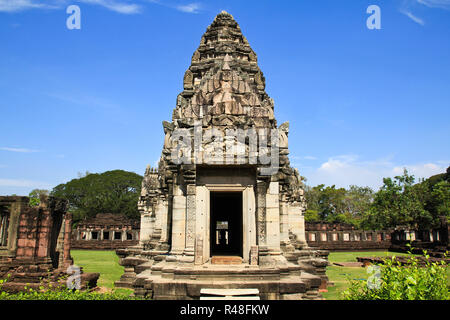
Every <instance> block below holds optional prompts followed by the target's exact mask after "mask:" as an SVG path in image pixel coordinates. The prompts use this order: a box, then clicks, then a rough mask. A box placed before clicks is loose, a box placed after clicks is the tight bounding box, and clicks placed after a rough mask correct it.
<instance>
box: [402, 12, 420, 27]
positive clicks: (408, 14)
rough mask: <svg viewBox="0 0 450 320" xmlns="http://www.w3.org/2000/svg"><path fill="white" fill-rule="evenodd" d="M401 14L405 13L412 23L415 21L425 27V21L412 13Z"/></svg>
mask: <svg viewBox="0 0 450 320" xmlns="http://www.w3.org/2000/svg"><path fill="white" fill-rule="evenodd" d="M400 12H401V13H403V14H404V15H406V16H407V17H408V18H410V19H411V20H412V21H414V22H415V23H418V24H420V25H422V26H423V25H425V21H423V20H422V19H420V18H418V17H416V16H415V15H413V14H412V13H411V12H410V11H406V10H401V11H400Z"/></svg>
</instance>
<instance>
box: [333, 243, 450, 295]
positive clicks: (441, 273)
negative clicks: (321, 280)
mask: <svg viewBox="0 0 450 320" xmlns="http://www.w3.org/2000/svg"><path fill="white" fill-rule="evenodd" d="M424 257H425V266H420V265H419V263H418V259H417V258H416V257H413V256H412V254H410V255H409V257H408V264H406V265H401V263H400V262H399V261H398V260H396V259H395V257H392V258H390V259H385V260H384V263H383V264H379V265H378V267H379V271H380V273H379V277H377V276H374V275H372V276H371V277H369V278H368V279H367V280H356V281H355V280H353V281H350V287H349V288H348V289H347V290H346V291H344V292H343V295H342V296H343V298H344V299H346V300H449V298H450V295H449V291H448V287H447V273H446V268H447V264H446V263H445V262H444V260H445V259H444V260H442V261H441V262H430V260H429V255H428V254H427V252H426V251H424Z"/></svg>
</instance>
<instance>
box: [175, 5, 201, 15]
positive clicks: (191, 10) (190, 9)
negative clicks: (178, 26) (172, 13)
mask: <svg viewBox="0 0 450 320" xmlns="http://www.w3.org/2000/svg"><path fill="white" fill-rule="evenodd" d="M200 8H201V6H200V4H199V3H189V4H187V5H184V6H183V5H180V6H177V7H176V9H177V10H179V11H182V12H187V13H198V12H199V10H200Z"/></svg>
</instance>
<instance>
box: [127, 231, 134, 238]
mask: <svg viewBox="0 0 450 320" xmlns="http://www.w3.org/2000/svg"><path fill="white" fill-rule="evenodd" d="M127 240H133V235H132V234H131V232H127Z"/></svg>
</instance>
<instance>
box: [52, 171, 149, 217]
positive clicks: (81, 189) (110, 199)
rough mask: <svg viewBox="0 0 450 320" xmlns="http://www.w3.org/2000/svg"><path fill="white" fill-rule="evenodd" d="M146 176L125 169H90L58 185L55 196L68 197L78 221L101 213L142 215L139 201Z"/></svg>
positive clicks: (54, 191) (54, 192)
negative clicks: (103, 170)
mask: <svg viewBox="0 0 450 320" xmlns="http://www.w3.org/2000/svg"><path fill="white" fill-rule="evenodd" d="M142 179H143V177H142V176H140V175H138V174H136V173H134V172H128V171H123V170H113V171H107V172H104V173H89V172H87V173H86V175H85V176H81V177H79V178H78V179H73V180H71V181H69V182H67V183H64V184H60V185H58V186H56V187H55V188H54V189H53V190H52V192H51V195H52V196H56V197H60V198H63V199H67V200H68V201H69V211H70V212H72V214H73V220H74V222H76V221H79V220H81V219H83V218H86V217H93V216H95V215H97V214H98V213H117V214H124V215H126V216H127V217H130V218H138V217H139V211H138V209H137V202H138V200H139V195H140V193H141V184H142Z"/></svg>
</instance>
